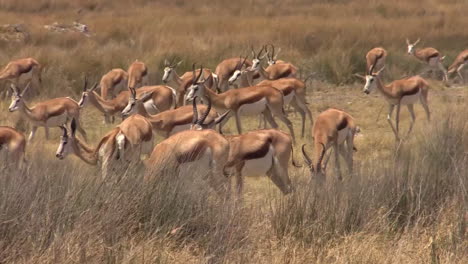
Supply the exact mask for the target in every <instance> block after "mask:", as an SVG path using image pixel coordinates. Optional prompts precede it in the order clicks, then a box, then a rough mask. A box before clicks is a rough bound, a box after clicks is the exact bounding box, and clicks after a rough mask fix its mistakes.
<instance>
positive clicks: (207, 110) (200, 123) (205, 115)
mask: <svg viewBox="0 0 468 264" xmlns="http://www.w3.org/2000/svg"><path fill="white" fill-rule="evenodd" d="M206 100H208V102H207V103H208V106H207V107H206V112H205V113H204V114H203V115H202V117H201V118H200V120H198V124H199V125H200V126H201V125H203V123H205V119H206V118H207V117H208V115H209V114H210V111H211V100H210V98H209V97H207V99H206Z"/></svg>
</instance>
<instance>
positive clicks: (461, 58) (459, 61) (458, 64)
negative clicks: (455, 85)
mask: <svg viewBox="0 0 468 264" xmlns="http://www.w3.org/2000/svg"><path fill="white" fill-rule="evenodd" d="M467 62H468V50H464V51H462V52H460V54H458V56H457V57H456V58H455V60H454V61H453V63H452V65H450V67H449V68H448V74H452V73H454V72H457V74H458V76H459V77H460V79H461V81H462V83H465V79H464V78H463V74H462V72H461V70H462V69H463V67H465V64H466V63H467Z"/></svg>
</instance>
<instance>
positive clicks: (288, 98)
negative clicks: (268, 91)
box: [283, 91, 296, 105]
mask: <svg viewBox="0 0 468 264" xmlns="http://www.w3.org/2000/svg"><path fill="white" fill-rule="evenodd" d="M295 94H296V93H295V92H294V91H292V92H290V93H289V94H288V95H285V96H284V97H283V98H284V99H283V100H284V105H288V104H289V103H291V100H292V99H293V97H294V95H295Z"/></svg>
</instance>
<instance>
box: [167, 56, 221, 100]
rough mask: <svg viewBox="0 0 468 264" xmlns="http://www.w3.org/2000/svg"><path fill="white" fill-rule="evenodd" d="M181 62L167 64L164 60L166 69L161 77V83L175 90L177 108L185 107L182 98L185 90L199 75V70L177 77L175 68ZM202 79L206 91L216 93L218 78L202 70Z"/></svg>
mask: <svg viewBox="0 0 468 264" xmlns="http://www.w3.org/2000/svg"><path fill="white" fill-rule="evenodd" d="M181 62H182V61H180V62H178V63H176V64H174V62H171V63H169V62H168V61H167V60H165V65H166V67H165V68H164V75H163V78H162V80H163V82H164V83H168V84H170V85H173V87H175V90H176V97H177V100H176V101H177V103H176V104H177V106H183V105H185V101H184V97H185V93H186V92H187V89H188V88H189V87H190V85H192V83H193V79H194V78H195V77H196V76H197V75H198V74H199V73H200V70H197V71H196V72H195V75H194V74H193V72H186V73H184V74H183V75H182V76H179V75H178V74H177V72H176V69H175V68H176V67H177V66H178V65H179V64H180V63H181ZM203 78H204V79H205V80H206V83H205V86H206V87H207V88H208V89H211V90H213V91H216V90H217V88H218V86H217V85H218V76H217V75H216V74H214V73H213V72H211V70H209V69H203Z"/></svg>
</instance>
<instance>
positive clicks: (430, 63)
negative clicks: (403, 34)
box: [406, 39, 448, 81]
mask: <svg viewBox="0 0 468 264" xmlns="http://www.w3.org/2000/svg"><path fill="white" fill-rule="evenodd" d="M420 40H421V39H418V40H416V42H414V43H410V41H409V40H408V39H406V44H407V45H408V54H410V55H413V56H414V57H416V58H417V59H418V60H420V61H422V62H424V63H425V64H427V67H426V69H424V71H423V72H422V73H426V72H427V71H433V70H434V69H439V70H440V71H442V73H443V74H444V77H443V78H444V80H445V81H448V77H447V70H446V69H445V67H444V65H443V64H442V61H443V60H444V58H445V56H442V55H441V54H440V52H439V51H438V50H436V49H434V48H423V49H415V46H416V45H417V44H418V43H419V41H420Z"/></svg>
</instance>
